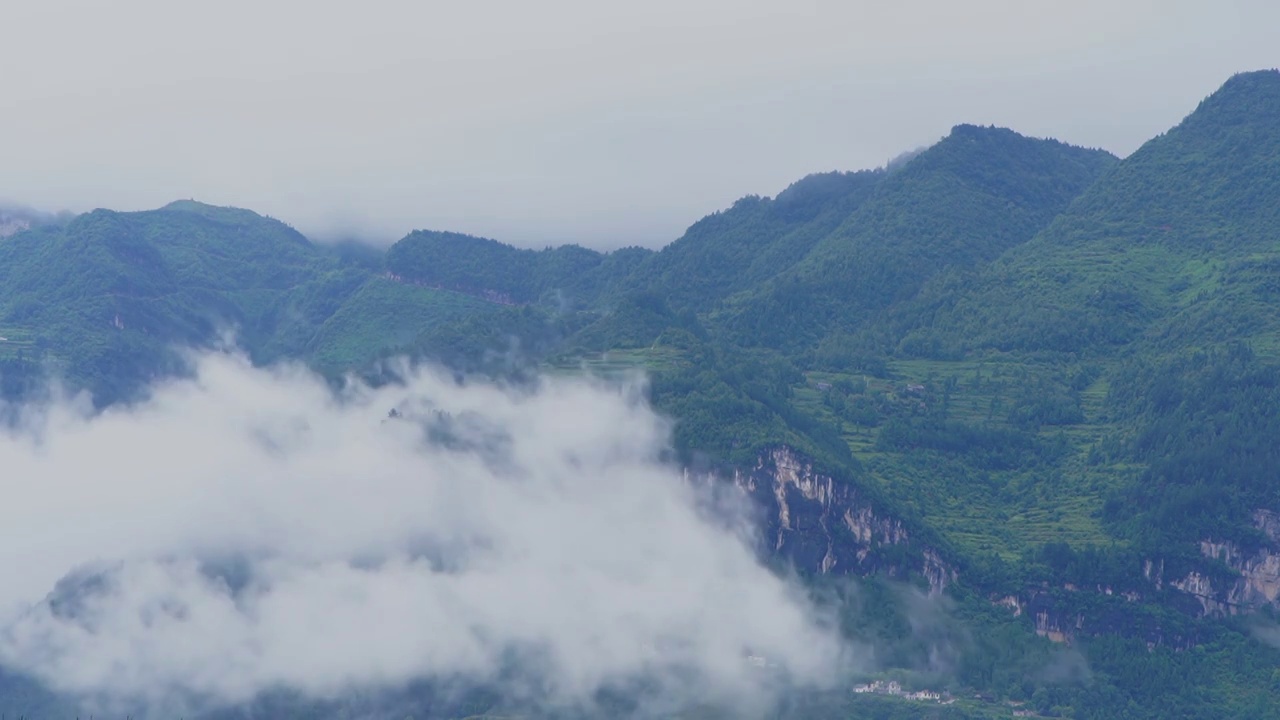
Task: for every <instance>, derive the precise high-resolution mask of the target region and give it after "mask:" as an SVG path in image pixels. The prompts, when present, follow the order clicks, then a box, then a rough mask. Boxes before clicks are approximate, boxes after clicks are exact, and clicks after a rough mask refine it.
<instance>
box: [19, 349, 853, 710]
mask: <svg viewBox="0 0 1280 720" xmlns="http://www.w3.org/2000/svg"><path fill="white" fill-rule="evenodd" d="M192 362H193V367H194V368H195V373H194V375H193V377H191V378H189V379H185V380H178V381H173V382H171V383H168V384H162V385H159V386H157V387H156V388H155V389H154V392H153V393H152V395H151V397H150V399H149V400H148V401H146V402H144V403H141V404H139V405H135V406H132V407H123V406H122V407H115V408H112V409H110V410H108V411H106V412H104V413H101V414H96V415H94V414H91V413H88V412H87V410H88V408H87V405H86V404H85V403H80V402H77V399H76V398H68V397H61V396H58V397H55V398H54V399H52V400H50V401H49V402H48V403H45V404H40V405H31V406H26V407H25V408H23V410H22V413H23V415H22V420H21V422H19V423H17V424H16V425H15V426H14V427H13V428H10V429H7V430H0V467H3V468H4V469H5V471H4V473H0V490H2V491H3V493H4V496H5V497H6V498H7V499H8V500H7V501H6V502H5V503H4V504H3V505H0V524H2V525H3V526H4V527H5V528H6V533H7V537H8V538H9V540H8V541H7V542H5V543H4V544H3V545H0V576H3V577H4V579H5V581H4V583H3V584H2V585H0V664H3V665H4V666H5V668H6V669H7V670H19V671H24V672H26V673H30V674H31V675H33V676H34V677H36V678H37V679H39V680H41V681H43V682H45V683H47V684H48V685H49V686H50V687H52V688H54V689H56V690H58V691H61V692H65V693H69V694H70V695H72V696H74V697H76V698H79V699H81V700H83V701H84V702H86V703H87V707H90V708H92V707H95V706H96V707H97V708H98V709H99V710H100V711H101V710H110V709H115V710H118V711H119V714H120V715H123V714H124V713H125V711H126V710H128V711H130V712H133V713H135V714H136V712H137V709H138V708H139V707H144V708H148V709H150V710H151V711H152V712H153V713H154V714H155V715H156V716H158V717H176V716H180V715H182V714H186V713H190V712H193V711H200V710H207V709H211V708H213V707H218V706H222V705H233V704H237V703H241V702H245V701H247V700H250V699H251V698H253V697H255V696H256V695H257V694H258V693H260V692H262V691H264V690H268V689H279V688H285V689H287V690H290V691H296V692H299V693H302V694H303V695H304V696H306V697H310V698H319V699H325V698H336V697H340V696H342V695H344V694H346V693H350V692H351V691H356V690H358V691H377V690H382V689H394V688H396V687H398V686H401V685H403V684H405V683H407V682H409V681H411V680H416V679H454V678H460V679H463V680H466V681H472V682H485V681H492V680H496V678H497V677H498V675H499V673H500V672H502V671H503V669H504V667H505V666H504V660H505V659H506V658H507V657H508V656H509V653H511V652H515V651H518V652H523V653H533V657H536V658H537V661H536V662H533V663H528V664H525V665H524V668H525V673H528V674H531V675H533V677H531V678H527V679H529V680H531V681H533V682H532V683H531V685H534V686H537V687H539V688H540V690H539V691H538V692H539V695H538V697H537V699H539V700H545V701H551V702H565V703H572V702H584V701H586V700H587V699H588V698H589V697H590V696H591V695H592V694H593V693H594V691H595V690H597V689H599V688H601V687H603V686H606V685H608V684H610V683H615V682H619V681H621V680H624V679H631V678H635V677H637V676H639V675H641V674H646V675H649V676H651V677H653V679H655V680H656V682H657V683H658V684H657V685H656V686H655V689H654V690H653V691H652V692H651V693H649V694H650V695H651V696H653V697H657V696H659V695H664V696H666V697H667V698H668V699H670V700H678V699H679V698H681V697H684V698H685V699H688V698H689V697H690V696H691V695H687V694H686V695H682V693H688V694H692V695H696V697H697V698H698V699H699V700H704V701H708V702H711V701H716V700H723V701H725V702H733V703H737V702H745V703H748V704H749V705H751V706H752V708H753V709H755V710H760V709H762V708H765V707H767V703H766V702H765V701H766V700H767V688H764V686H765V683H762V681H761V680H760V677H759V674H758V672H757V670H756V669H755V668H754V667H753V666H752V665H750V664H749V663H748V662H747V657H746V656H747V653H752V654H756V655H758V656H762V657H764V658H766V660H767V662H768V663H770V664H772V665H773V666H775V667H780V668H783V669H785V671H786V672H788V673H790V675H791V676H792V678H794V680H795V681H796V682H798V683H801V684H803V685H806V686H817V687H828V686H829V684H830V683H831V682H833V681H834V679H835V678H836V676H837V675H838V674H840V673H842V672H845V671H847V670H852V669H855V668H856V667H857V664H858V663H860V662H863V661H864V660H865V655H864V656H860V655H859V651H858V649H857V648H854V647H851V646H848V645H846V644H845V643H843V642H842V641H840V640H838V639H837V637H838V635H837V634H836V633H833V632H832V631H831V629H830V627H831V626H830V621H831V618H830V617H829V616H828V615H827V614H826V613H825V611H823V610H822V609H821V608H820V607H818V606H816V605H814V604H813V602H812V601H811V600H810V598H808V597H807V596H806V595H805V593H804V592H803V591H802V590H801V589H800V586H799V583H798V581H792V580H790V579H788V578H787V577H786V576H780V575H776V574H774V573H773V572H772V571H770V570H769V569H767V568H765V567H764V566H763V565H762V564H761V563H760V562H759V561H758V558H757V556H756V554H755V550H754V546H753V544H752V535H751V533H752V532H753V528H752V525H751V522H750V520H749V515H748V513H747V507H746V504H745V503H746V502H747V501H746V499H745V498H746V496H745V495H739V494H737V493H728V494H724V493H721V494H720V495H718V496H712V495H707V494H704V493H703V492H702V491H700V490H699V488H711V487H712V486H711V485H702V484H697V483H690V482H687V481H686V480H685V479H684V478H683V476H682V475H681V473H680V471H679V469H678V468H676V467H675V466H673V465H670V464H668V463H667V462H666V461H664V460H663V456H664V452H665V451H667V450H669V448H670V445H669V432H670V424H669V422H668V421H667V420H665V419H664V418H662V417H660V416H658V415H657V414H656V413H654V412H653V411H652V410H651V409H650V408H649V407H648V406H647V405H645V404H644V403H643V402H641V400H640V398H641V397H642V393H641V392H640V386H637V385H631V384H624V385H620V386H605V385H600V384H596V383H594V382H592V381H589V380H586V379H583V378H559V379H554V378H547V379H543V380H542V381H541V382H540V384H539V385H537V386H536V387H534V388H520V389H512V388H504V387H500V386H497V385H492V384H486V383H482V382H469V383H465V384H459V383H457V382H456V381H455V380H454V379H453V376H452V374H436V373H434V372H431V371H430V370H427V369H421V370H418V371H415V372H405V373H403V374H402V375H401V377H402V378H403V380H404V382H402V383H395V384H391V385H388V386H385V387H382V388H379V389H376V390H375V389H370V388H365V387H361V386H352V387H350V388H348V389H347V390H346V391H345V392H342V393H339V394H337V395H335V394H334V393H333V391H332V390H331V389H330V388H329V387H328V386H327V385H326V384H325V382H324V381H323V380H322V379H321V378H319V377H317V376H314V375H312V374H311V373H309V372H308V371H306V370H304V369H302V368H300V367H293V366H280V367H275V368H270V369H264V368H255V367H252V366H251V365H250V364H249V362H248V361H247V359H245V358H244V357H243V356H240V355H237V354H231V353H222V352H209V353H204V354H201V355H196V356H193V360H192ZM391 408H397V409H398V410H399V411H400V412H401V414H402V415H403V418H402V419H390V418H388V413H389V410H390V409H391ZM436 411H441V412H443V413H447V416H441V415H438V414H436ZM442 418H444V419H442ZM424 428H433V433H434V434H428V433H427V432H424ZM32 478H40V481H39V482H32V481H31V479H32ZM51 518H57V522H51V521H50V519H51ZM860 657H861V659H860ZM517 677H524V675H520V676H517ZM503 685H504V687H507V688H512V687H516V686H517V683H516V682H515V680H512V679H510V678H508V679H505V680H504V682H503ZM192 703H194V704H195V705H194V706H193V705H192Z"/></svg>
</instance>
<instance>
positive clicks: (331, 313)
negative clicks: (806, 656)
mask: <svg viewBox="0 0 1280 720" xmlns="http://www.w3.org/2000/svg"><path fill="white" fill-rule="evenodd" d="M1278 273H1280V73H1277V72H1275V71H1267V72H1259V73H1246V74H1242V75H1238V76H1235V77H1233V78H1231V79H1230V80H1229V81H1228V82H1227V83H1226V84H1224V85H1223V87H1222V88H1221V89H1220V90H1218V91H1217V92H1215V93H1214V94H1213V95H1211V96H1210V97H1208V98H1207V99H1206V100H1205V101H1204V102H1202V103H1201V104H1200V106H1199V107H1198V108H1197V109H1196V110H1195V112H1193V113H1192V114H1191V115H1189V116H1188V117H1187V118H1186V119H1185V120H1184V121H1183V122H1182V123H1180V124H1179V125H1178V126H1177V127H1175V128H1173V129H1171V130H1170V131H1169V132H1167V133H1165V134H1163V135H1161V136H1159V137H1157V138H1155V139H1153V140H1151V141H1150V142H1148V143H1147V144H1145V145H1144V146H1143V147H1142V148H1141V149H1139V150H1138V151H1137V152H1135V153H1134V154H1133V155H1132V156H1130V157H1128V158H1125V159H1124V160H1118V159H1116V158H1114V157H1112V156H1110V155H1108V154H1107V153H1105V152H1101V151H1096V150H1087V149H1082V148H1076V147H1071V146H1068V145H1065V144H1062V143H1060V142H1057V141H1055V140H1038V139H1032V138H1026V137H1022V136H1020V135H1017V134H1016V133H1014V132H1012V131H1009V130H1003V129H996V128H983V127H975V126H969V125H960V126H957V127H956V128H954V129H953V130H952V132H951V133H950V134H949V135H948V136H947V137H946V138H945V139H943V140H942V141H940V142H939V143H938V144H936V145H935V146H933V147H931V148H929V149H927V150H925V151H923V152H921V153H919V154H918V155H915V156H914V157H911V158H910V159H908V160H906V161H904V162H903V163H901V164H899V165H896V166H894V167H892V168H886V169H880V170H873V171H863V172H856V173H826V174H819V175H813V176H810V177H807V178H804V179H802V180H800V181H799V182H797V183H795V184H794V185H792V186H791V187H789V188H787V189H786V190H785V191H783V192H782V193H780V194H779V195H778V196H777V197H775V198H762V197H754V196H753V197H747V198H743V199H742V200H740V201H738V202H737V203H735V204H734V205H733V206H732V207H730V208H728V209H726V210H724V211H722V212H718V213H714V214H712V215H710V216H708V217H707V218H704V219H703V220H701V221H699V222H698V223H695V224H694V225H693V226H692V227H690V228H689V230H688V231H687V233H686V234H685V235H684V236H683V237H681V238H680V239H678V240H676V241H675V242H673V243H672V244H670V245H669V246H667V247H665V248H663V249H662V250H661V251H659V252H651V251H648V250H642V249H638V248H629V249H624V250H619V251H616V252H612V253H607V254H605V253H598V252H595V251H591V250H587V249H584V248H580V247H576V246H565V247H559V248H554V249H546V250H542V251H535V250H525V249H517V248H514V247H511V246H507V245H504V244H502V243H499V242H496V241H493V240H487V239H483V238H474V237H469V236H464V235H457V234H453V233H441V232H426V231H420V232H415V233H412V234H410V235H409V236H407V237H406V238H404V239H403V240H401V241H400V242H399V243H397V244H396V245H394V246H393V247H391V248H390V249H389V250H388V251H386V252H385V253H384V254H382V253H372V252H370V251H366V250H359V249H354V248H351V247H345V248H324V247H319V246H316V245H313V244H311V243H309V242H308V241H307V240H306V239H305V238H303V237H302V236H300V235H299V234H298V233H296V232H294V231H293V230H292V229H290V228H288V227H287V226H285V225H283V224H282V223H279V222H276V221H274V220H271V219H268V218H262V217H260V216H257V215H255V214H253V213H251V212H248V211H244V210H235V209H228V208H213V207H209V206H205V205H201V204H199V203H193V202H189V201H187V202H180V203H174V204H171V205H169V206H167V207H165V208H162V209H160V210H156V211H152V212H145V213H113V212H108V211H95V212H93V213H89V214H87V215H82V216H79V217H76V218H72V219H60V220H58V221H56V222H49V223H45V224H42V225H40V226H38V227H35V228H33V229H32V230H30V231H26V232H22V233H18V234H16V235H14V236H12V237H9V238H5V239H0V391H2V392H3V393H4V395H5V397H21V396H22V395H24V394H26V393H30V392H32V391H33V390H35V389H36V388H38V385H39V381H40V378H41V377H42V376H43V375H44V373H46V372H49V371H50V370H51V369H52V370H53V371H56V372H59V373H61V374H62V375H63V376H64V377H66V378H67V379H68V380H69V381H70V382H72V383H73V384H75V385H79V386H83V387H88V388H90V389H92V390H93V391H94V392H95V395H96V397H97V400H98V402H99V403H101V404H105V403H109V402H115V401H119V400H127V399H130V398H132V397H135V396H136V393H137V392H139V391H140V390H141V389H142V388H143V387H145V384H146V382H147V381H148V380H149V379H151V378H153V377H156V376H158V375H161V374H165V373H173V372H181V371H182V366H181V362H180V359H179V358H178V357H177V356H176V355H175V354H174V353H173V348H174V347H175V346H176V345H191V344H195V345H201V344H208V343H212V342H214V341H215V340H216V338H217V334H218V332H219V331H220V330H222V329H225V328H234V329H235V330H236V332H237V333H238V337H239V340H240V341H241V343H242V344H243V346H244V347H245V348H246V350H247V351H248V352H249V353H250V354H251V356H252V357H253V358H254V359H255V360H257V361H260V362H269V361H273V360H277V359H281V358H287V357H297V358H302V359H305V360H306V361H308V362H310V363H311V364H313V365H314V366H315V367H317V368H318V369H320V370H322V371H323V372H325V373H328V374H336V373H339V372H343V371H347V370H357V371H363V372H366V373H367V375H368V376H369V377H371V378H373V379H379V378H380V377H381V375H380V373H381V370H380V369H379V366H378V362H377V361H378V360H380V359H384V358H387V357H389V356H392V355H397V354H407V355H410V356H413V357H416V358H427V359H431V360H433V361H437V362H442V363H444V364H446V365H448V366H450V367H454V368H459V369H464V370H468V371H476V372H484V373H490V374H511V373H522V372H527V371H529V370H531V369H533V368H538V367H541V368H542V369H545V370H549V371H552V372H589V373H597V374H602V375H609V376H617V375H621V374H625V373H628V372H630V371H632V370H637V369H639V370H644V371H646V372H647V373H648V374H649V377H650V381H651V386H650V392H651V398H652V400H653V402H654V404H655V405H656V406H657V407H658V408H659V409H660V410H662V411H664V412H666V413H669V414H670V415H672V416H673V417H674V418H675V419H676V420H677V424H676V428H675V438H674V440H675V444H676V448H677V450H678V451H679V452H680V454H681V456H682V458H683V459H685V460H686V461H690V462H694V461H697V462H699V463H703V462H711V463H718V464H725V465H737V466H749V465H751V464H752V463H754V462H755V461H756V459H757V458H758V457H759V454H760V452H761V451H762V450H764V449H766V448H771V447H775V446H777V445H779V444H787V445H790V446H792V447H794V448H796V449H797V450H799V451H800V452H801V453H803V454H804V455H806V456H808V457H809V458H811V459H812V460H813V461H814V462H815V464H816V466H817V467H818V468H819V469H821V470H823V471H825V472H829V473H830V474H831V475H832V476H833V477H835V478H837V479H838V480H839V481H840V482H846V483H852V484H854V485H856V486H857V488H858V489H859V492H860V493H861V495H862V496H863V497H865V498H866V499H867V500H868V502H870V503H872V504H873V505H874V506H875V508H876V510H877V511H878V512H880V513H881V514H884V515H888V516H893V517H896V518H899V519H901V520H902V521H903V522H904V523H905V525H906V526H907V527H908V528H909V529H910V531H911V532H912V534H913V536H915V537H924V538H928V539H929V542H930V543H931V545H932V546H934V547H935V548H936V549H937V550H938V551H939V552H940V553H942V554H943V555H944V560H945V561H946V562H947V563H948V564H949V565H951V566H952V567H954V568H957V569H958V571H959V575H960V581H959V582H958V583H957V584H956V585H955V586H954V587H953V588H952V590H951V595H950V600H949V602H951V603H953V605H951V606H950V607H948V608H947V609H946V611H945V612H944V613H941V614H940V615H936V622H935V623H934V624H933V625H929V626H928V631H927V632H925V633H923V634H922V631H921V629H920V626H919V622H918V621H919V618H920V617H921V616H920V615H918V614H912V610H911V608H912V607H913V605H912V603H915V602H916V600H915V599H913V598H914V597H915V596H913V595H911V594H910V593H909V592H907V593H905V594H904V591H900V590H895V589H891V588H890V587H889V586H888V585H886V584H883V583H881V581H879V580H876V579H871V580H868V581H866V582H865V583H864V584H863V588H862V589H861V590H860V591H858V593H856V594H855V595H851V596H850V597H848V598H845V600H847V601H848V602H847V603H846V604H845V605H844V606H842V610H843V612H844V614H845V616H844V621H845V630H846V632H848V633H850V634H851V635H852V636H854V637H863V638H872V639H874V640H875V644H876V647H877V648H882V650H881V652H882V653H883V654H884V655H885V657H884V658H881V660H882V661H883V662H882V663H881V665H882V667H883V668H884V670H885V674H884V678H892V679H896V680H898V681H900V682H902V683H904V685H912V686H913V687H930V688H935V689H944V690H946V691H947V692H949V693H951V695H952V696H953V697H954V699H955V702H954V703H952V704H949V705H945V706H944V705H938V704H934V705H922V704H919V703H914V702H913V701H907V700H903V699H901V698H895V697H888V696H880V695H876V694H874V693H871V694H866V696H865V697H864V696H858V697H852V696H850V695H849V694H848V693H842V694H841V695H840V696H839V697H836V696H829V695H823V694H812V695H808V696H805V697H801V698H796V699H795V700H794V702H793V703H792V704H791V705H789V706H788V709H787V710H786V711H785V712H784V713H783V714H782V716H783V717H796V718H800V717H817V716H862V717H886V718H893V717H919V716H924V717H939V718H951V717H955V718H963V717H975V718H977V717H1012V716H1014V713H1036V714H1038V715H1040V716H1048V717H1080V718H1111V717H1128V718H1158V717H1207V718H1214V717H1223V718H1227V717H1277V716H1280V714H1278V713H1277V711H1276V708H1280V675H1277V670H1276V668H1277V667H1280V651H1278V650H1276V648H1274V647H1272V646H1270V645H1267V644H1266V643H1264V642H1261V641H1260V640H1259V639H1258V632H1257V629H1258V628H1257V626H1256V625H1254V624H1251V623H1254V622H1255V621H1256V618H1254V619H1243V618H1239V617H1236V618H1229V619H1221V618H1217V619H1214V618H1200V617H1197V616H1198V615H1200V614H1202V613H1203V606H1202V605H1201V604H1200V602H1199V601H1198V600H1196V599H1194V598H1191V597H1190V596H1188V595H1187V594H1186V593H1183V592H1180V591H1178V590H1176V589H1174V588H1172V587H1171V586H1170V583H1171V582H1172V581H1175V580H1179V579H1181V578H1185V577H1186V576H1187V574H1188V573H1190V572H1192V571H1195V572H1198V573H1200V574H1201V575H1202V576H1204V577H1208V578H1211V579H1212V580H1213V581H1214V582H1215V583H1216V585H1215V587H1217V588H1219V590H1220V589H1221V588H1225V587H1227V586H1229V585H1230V584H1231V583H1232V582H1234V581H1235V580H1236V579H1238V577H1239V572H1238V570H1235V569H1232V568H1231V567H1228V566H1226V565H1225V564H1224V563H1222V562H1221V561H1220V560H1218V559H1216V558H1206V557H1204V556H1203V555H1202V552H1201V549H1200V545H1199V543H1200V542H1201V541H1203V540H1211V541H1214V542H1231V543H1233V544H1234V545H1236V546H1237V547H1238V548H1239V549H1240V550H1241V552H1253V551H1256V550H1259V549H1263V548H1266V549H1269V550H1271V551H1278V550H1280V548H1277V547H1275V540H1274V539H1273V538H1271V537H1268V536H1267V535H1266V534H1265V533H1264V532H1262V531H1261V529H1260V528H1259V527H1258V526H1257V524H1256V523H1255V519H1254V518H1255V513H1256V512H1257V511H1259V510H1271V511H1280V450H1277V447H1278V444H1277V442H1276V438H1277V437H1280V420H1277V418H1278V417H1280V413H1277V412H1276V410H1275V409H1276V408H1277V407H1280V313H1277V303H1278V302H1280V280H1278V279H1277V278H1278V277H1280V274H1278ZM1156 566H1158V567H1161V568H1163V571H1162V572H1163V575H1162V576H1161V577H1158V578H1157V577H1153V576H1152V574H1151V572H1150V568H1151V567H1156ZM1126 593H1129V595H1128V596H1126V595H1125V594H1126ZM1002 597H1016V598H1019V600H1018V602H1020V603H1024V604H1027V607H1028V609H1027V611H1026V612H1025V613H1023V614H1020V615H1017V616H1015V615H1014V614H1013V613H1012V612H1011V611H1009V610H1008V609H1007V608H1004V607H1000V606H996V605H993V603H992V601H993V599H998V598H1002ZM1032 605H1034V606H1035V607H1034V612H1033V609H1032ZM916 609H917V610H920V611H921V612H923V610H922V609H921V608H916ZM930 612H933V611H930ZM1036 613H1043V614H1044V617H1045V618H1054V619H1056V620H1055V622H1056V621H1058V620H1061V621H1062V622H1063V623H1066V624H1068V625H1071V626H1072V629H1071V633H1070V634H1072V635H1073V636H1074V640H1073V642H1074V644H1073V646H1072V647H1071V648H1069V649H1067V648H1063V647H1062V646H1058V645H1054V644H1053V643H1051V642H1050V641H1049V640H1047V639H1045V638H1043V637H1039V636H1037V635H1036V633H1035V632H1034V631H1033V630H1034V627H1033V623H1034V622H1036V619H1035V618H1034V617H1033V615H1035V614H1036ZM930 617H935V616H930ZM1077 618H1078V619H1079V620H1078V621H1077ZM1042 630H1043V629H1042ZM940 648H941V649H940ZM939 653H941V654H939ZM939 657H942V658H945V659H946V663H947V665H946V667H945V668H942V667H941V666H937V665H936V661H937V658H939ZM931 662H935V665H934V666H931V665H930V663H931ZM1073 663H1074V664H1073ZM1082 667H1087V669H1088V670H1087V674H1082V671H1081V670H1080V668H1082ZM884 678H882V679H884ZM477 707H479V708H480V709H479V710H477V711H476V712H477V713H482V712H489V711H490V709H491V708H490V709H486V708H485V707H484V706H483V703H479V705H478V706H477Z"/></svg>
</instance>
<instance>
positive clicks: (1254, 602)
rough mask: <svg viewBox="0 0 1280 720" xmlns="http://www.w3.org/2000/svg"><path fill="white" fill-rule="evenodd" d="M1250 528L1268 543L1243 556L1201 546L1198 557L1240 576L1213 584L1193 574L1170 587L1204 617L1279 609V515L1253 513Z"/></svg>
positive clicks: (1232, 549) (1236, 550)
mask: <svg viewBox="0 0 1280 720" xmlns="http://www.w3.org/2000/svg"><path fill="white" fill-rule="evenodd" d="M1253 524H1254V527H1256V528H1257V529H1258V530H1260V531H1262V534H1263V535H1264V536H1265V537H1266V539H1267V541H1268V543H1267V545H1265V546H1263V547H1261V548H1259V549H1258V550H1256V551H1254V552H1244V551H1243V550H1241V548H1240V547H1238V546H1237V545H1235V544H1234V543H1229V542H1215V541H1212V540H1202V541H1201V542H1200V553H1201V554H1202V555H1204V557H1206V558H1209V559H1212V560H1217V561H1220V562H1221V563H1223V564H1224V565H1226V566H1227V567H1229V568H1231V569H1232V570H1234V571H1235V572H1236V573H1239V575H1238V577H1236V578H1234V579H1233V580H1232V581H1230V582H1223V581H1222V580H1218V581H1217V582H1216V583H1215V581H1214V579H1213V578H1211V577H1209V576H1208V575H1206V574H1204V573H1201V572H1195V571H1193V572H1190V573H1188V574H1187V576H1186V577H1184V578H1181V579H1179V580H1174V581H1171V582H1170V583H1169V584H1170V585H1172V586H1173V587H1176V588H1177V589H1179V590H1181V591H1182V592H1185V593H1187V594H1189V595H1192V596H1194V597H1195V598H1196V600H1198V601H1199V602H1200V606H1201V608H1202V609H1203V611H1204V614H1206V615H1228V614H1235V613H1237V612H1241V611H1248V610H1253V609H1256V608H1258V607H1261V606H1263V605H1280V550H1277V548H1280V514H1277V513H1275V512H1272V511H1270V510H1255V511H1254V513H1253ZM1161 570H1163V568H1161ZM1161 574H1162V573H1157V574H1156V578H1155V580H1156V582H1157V583H1159V582H1160V581H1161V578H1160V575H1161ZM1148 577H1149V578H1150V574H1149V575H1148Z"/></svg>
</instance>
